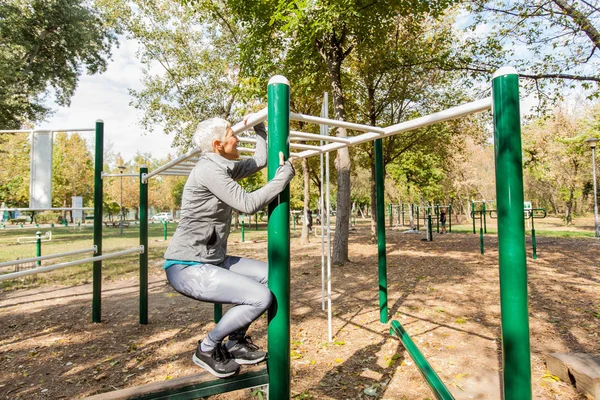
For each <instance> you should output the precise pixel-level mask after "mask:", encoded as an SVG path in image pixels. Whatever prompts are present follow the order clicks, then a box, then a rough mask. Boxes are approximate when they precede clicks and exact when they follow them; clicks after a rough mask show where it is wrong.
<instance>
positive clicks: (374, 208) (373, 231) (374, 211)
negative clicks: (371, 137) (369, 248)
mask: <svg viewBox="0 0 600 400" xmlns="http://www.w3.org/2000/svg"><path fill="white" fill-rule="evenodd" d="M371 145H372V146H373V153H375V142H372V144H371ZM371 243H377V185H376V183H375V160H371Z"/></svg>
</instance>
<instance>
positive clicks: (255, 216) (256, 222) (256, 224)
mask: <svg viewBox="0 0 600 400" xmlns="http://www.w3.org/2000/svg"><path fill="white" fill-rule="evenodd" d="M254 222H255V225H254V230H255V231H257V230H258V213H256V214H254Z"/></svg>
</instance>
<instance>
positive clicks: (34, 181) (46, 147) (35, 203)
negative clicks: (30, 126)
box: [29, 131, 52, 208]
mask: <svg viewBox="0 0 600 400" xmlns="http://www.w3.org/2000/svg"><path fill="white" fill-rule="evenodd" d="M30 173H31V177H30V178H31V179H30V183H29V208H51V207H52V132H51V131H34V132H33V134H32V135H31V168H30Z"/></svg>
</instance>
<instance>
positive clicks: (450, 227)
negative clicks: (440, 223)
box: [448, 204, 452, 233]
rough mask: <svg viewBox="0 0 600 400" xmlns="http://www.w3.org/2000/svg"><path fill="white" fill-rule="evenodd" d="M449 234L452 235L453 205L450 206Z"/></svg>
mask: <svg viewBox="0 0 600 400" xmlns="http://www.w3.org/2000/svg"><path fill="white" fill-rule="evenodd" d="M448 232H449V233H452V204H449V205H448Z"/></svg>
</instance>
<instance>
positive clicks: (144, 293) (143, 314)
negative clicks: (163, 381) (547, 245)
mask: <svg viewBox="0 0 600 400" xmlns="http://www.w3.org/2000/svg"><path fill="white" fill-rule="evenodd" d="M147 174H148V167H147V166H146V165H142V166H141V167H140V246H144V252H143V253H140V324H142V325H146V324H147V323H148V181H147V180H146V179H145V175H147ZM164 231H165V240H167V239H166V238H167V222H166V221H165V228H164Z"/></svg>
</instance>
